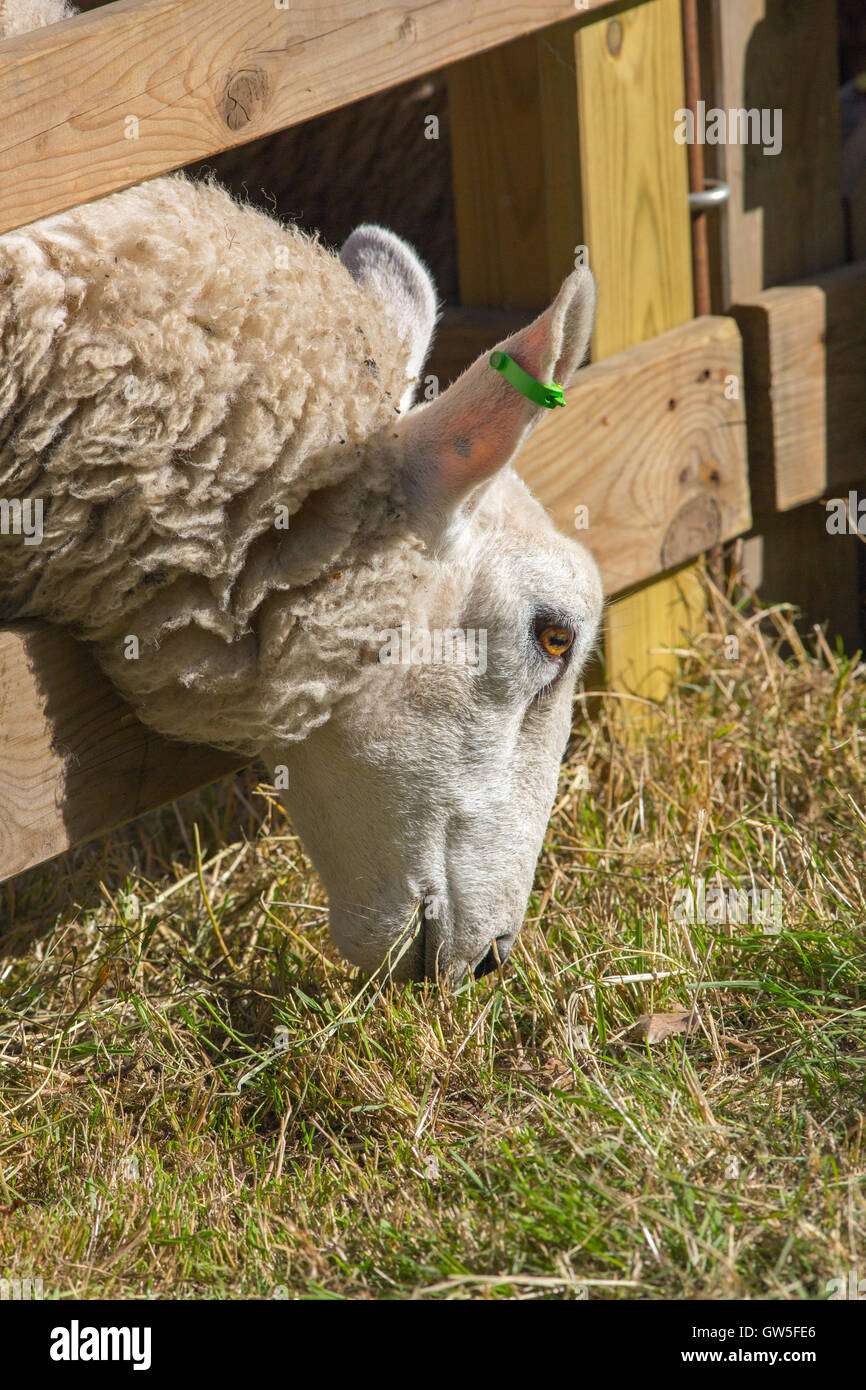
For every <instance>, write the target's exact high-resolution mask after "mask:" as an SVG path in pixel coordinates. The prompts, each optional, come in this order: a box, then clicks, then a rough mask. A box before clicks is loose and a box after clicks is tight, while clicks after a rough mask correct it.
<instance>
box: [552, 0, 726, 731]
mask: <svg viewBox="0 0 866 1390" xmlns="http://www.w3.org/2000/svg"><path fill="white" fill-rule="evenodd" d="M575 73H576V81H577V99H578V143H579V149H580V169H581V211H582V228H581V233H582V234H581V238H580V240H581V241H583V242H585V243H586V244H587V246H588V249H589V261H590V265H591V266H592V268H593V270H594V271H595V273H596V276H597V279H598V284H599V302H598V316H597V319H596V329H595V334H594V338H593V360H594V361H598V359H601V358H606V357H607V356H608V355H609V354H611V353H618V352H619V351H620V350H621V349H625V348H628V347H630V346H631V345H632V344H637V343H642V342H645V341H646V340H647V339H651V338H653V337H654V336H655V335H657V334H663V333H665V332H666V330H669V329H672V328H675V327H676V326H678V325H680V324H683V323H685V322H686V321H687V320H689V319H691V317H692V314H693V311H694V306H693V296H692V258H691V233H690V227H689V213H688V166H687V159H686V149H685V146H684V145H678V144H677V143H676V141H675V140H674V124H675V123H674V113H675V112H676V111H677V110H679V109H680V108H682V107H684V106H685V76H684V69H683V52H682V36H681V14H680V0H647V3H646V4H642V5H638V6H635V7H634V9H630V10H624V11H617V12H616V13H615V14H614V15H612V16H610V17H609V18H601V19H596V18H592V19H590V21H589V22H588V23H582V24H581V25H580V26H579V27H578V28H577V30H576V33H575ZM711 380H712V388H713V390H707V389H706V388H705V391H704V396H705V403H706V408H707V409H708V411H709V414H708V416H707V419H708V420H715V419H718V418H719V413H720V412H721V413H724V406H725V405H727V404H728V403H724V404H722V403H721V402H719V401H718V400H713V399H711V397H712V394H713V391H715V392H717V393H718V394H719V395H721V394H722V388H721V383H720V382H719V380H718V378H716V377H713V378H711ZM678 384H679V383H678ZM682 384H683V385H684V384H685V383H682ZM621 392H622V394H621V396H620V410H621V409H622V406H623V404H624V402H625V399H626V395H627V390H626V388H625V387H622V388H621ZM669 396H670V397H674V396H676V391H675V390H674V389H673V388H672V389H671V391H670V392H669ZM672 414H674V415H675V414H676V411H674V412H672ZM695 423H697V422H695ZM665 426H666V427H667V428H664V427H665ZM672 426H673V420H670V421H666V420H664V419H663V417H662V419H659V418H658V417H657V416H653V418H652V421H649V420H647V421H646V422H645V423H644V424H643V425H642V426H637V425H636V428H635V432H634V434H633V435H632V437H631V438H629V439H627V438H625V437H622V436H621V437H620V440H619V444H618V446H617V447H618V454H617V455H616V456H615V454H614V451H613V450H611V451H610V452H609V453H608V455H607V457H608V458H609V459H610V460H611V463H610V464H609V466H612V467H613V468H614V469H615V470H622V475H623V476H624V475H625V474H626V473H628V475H629V481H628V482H627V483H626V485H625V488H624V490H623V492H622V493H620V494H619V495H617V492H616V489H615V490H614V492H613V493H612V494H611V495H610V496H609V497H605V498H602V497H599V500H598V504H597V506H598V508H599V511H600V514H601V515H602V516H604V517H605V519H606V520H605V530H606V533H607V535H608V537H609V542H608V543H607V544H605V542H602V550H601V552H600V554H599V558H600V559H601V563H602V567H603V571H604V573H605V582H606V583H607V584H608V585H609V586H610V587H612V588H614V589H616V588H619V587H622V586H623V585H624V584H625V583H628V582H630V581H628V580H627V579H626V572H627V571H629V570H631V569H632V568H633V569H634V570H635V571H636V573H635V578H637V577H645V576H646V575H649V574H658V573H659V571H660V570H662V569H667V568H670V567H671V566H672V565H673V564H674V563H676V560H677V558H685V554H695V553H697V552H698V551H699V550H700V549H701V548H702V546H701V544H700V543H699V541H700V538H701V537H703V543H704V544H709V543H712V542H711V540H710V537H712V536H713V533H714V531H715V530H716V529H718V533H719V535H721V534H722V532H723V531H724V530H725V529H726V526H727V521H728V517H727V514H726V512H725V511H724V509H723V510H722V512H720V514H719V516H718V517H716V516H715V515H714V512H713V505H715V504H714V503H713V499H712V498H706V499H704V501H700V500H698V499H697V497H690V498H686V497H685V496H683V497H682V499H681V503H680V504H678V505H681V506H682V507H685V508H687V510H686V511H683V512H681V513H680V515H679V521H678V523H677V526H678V531H679V535H676V534H674V535H672V536H671V538H670V541H669V543H668V544H667V545H665V544H664V543H663V542H664V535H663V534H662V531H663V530H664V526H662V528H661V530H660V531H655V529H654V527H653V526H652V525H651V527H650V530H651V532H652V535H651V536H650V535H646V536H643V535H642V534H641V529H640V517H641V513H642V512H643V513H646V515H647V516H648V517H652V518H653V521H655V519H656V518H661V516H662V513H665V512H666V508H667V506H668V503H669V502H670V501H671V499H672V497H673V496H675V495H676V489H675V488H674V490H673V492H671V491H670V478H669V479H668V485H667V488H666V489H665V491H664V498H665V500H664V502H663V503H662V505H661V507H660V508H659V510H658V511H656V510H655V507H654V505H653V499H652V497H651V496H650V494H649V493H646V494H641V493H640V492H639V491H636V490H635V489H636V488H638V487H639V485H640V480H641V475H639V474H637V473H631V472H630V468H629V464H628V462H627V460H628V458H629V455H630V454H632V453H633V452H634V451H637V452H638V453H640V454H641V455H643V451H644V449H645V448H646V447H647V445H648V443H649V447H650V448H651V449H652V447H653V445H654V443H655V442H656V441H652V440H648V436H650V435H651V434H652V430H653V427H656V428H662V429H663V433H664V434H667V433H669V432H670V430H671V428H672ZM736 428H739V426H737V427H736ZM698 429H700V426H698ZM705 442H706V436H704V437H703V440H702V443H703V444H705ZM734 452H735V451H734ZM652 457H653V459H654V460H657V459H658V458H659V456H658V455H655V454H652ZM689 457H691V455H689ZM707 457H712V451H711V452H710V453H709V454H708V455H707ZM731 457H732V458H733V454H732V456H731ZM704 458H705V455H704V453H703V452H702V451H701V444H699V445H698V447H697V448H696V449H695V451H694V455H693V464H694V467H695V468H696V470H697V471H698V473H699V472H700V467H701V460H704ZM679 465H680V468H682V467H684V466H686V458H685V457H683V458H681V459H680V460H679ZM652 471H654V470H652V469H651V470H649V471H647V472H645V473H644V474H643V475H642V476H643V478H644V479H648V478H649V476H650V474H651V472H652ZM587 481H589V480H587ZM660 481H661V480H660V479H656V482H657V483H659V482H660ZM731 485H732V487H733V488H736V483H735V480H734V479H733V477H732V478H731ZM732 496H733V494H732ZM635 502H637V504H638V505H637V506H635ZM711 503H712V505H711ZM689 508H690V510H689ZM745 510H746V511H747V504H746V509H745ZM676 511H677V508H674V511H673V512H670V513H667V524H668V525H672V524H673V516H674V514H675V512H676ZM738 511H739V515H740V516H742V515H744V514H745V513H744V510H743V509H742V507H739V508H738V506H737V505H734V506H733V509H732V512H731V523H732V524H734V525H736V524H737V523H736V522H735V521H734V520H733V517H734V516H735V515H736V514H737V512H738ZM591 514H592V512H591ZM608 518H609V519H610V521H613V520H614V519H617V522H618V527H619V531H618V532H617V531H616V530H615V529H612V528H609V527H608V525H607V519H608ZM688 538H691V539H688ZM590 544H591V546H592V548H593V549H595V547H596V541H594V540H591V541H590ZM633 550H636V551H637V553H639V554H640V556H641V559H640V561H639V562H638V563H637V564H635V565H634V566H632V562H631V558H630V557H629V558H626V552H632V551H633ZM650 555H652V560H650ZM700 622H701V599H700V579H699V569H698V568H697V567H694V568H692V569H691V570H689V571H685V572H683V573H682V574H680V575H677V576H676V577H675V578H674V577H672V578H669V579H662V580H659V581H658V582H656V583H653V584H652V585H650V586H649V587H648V588H646V589H645V590H643V591H642V592H640V593H637V594H631V595H629V596H627V597H625V598H624V599H622V600H621V601H620V602H619V603H618V604H617V605H616V606H615V608H614V609H613V610H612V611H611V613H610V614H609V618H608V622H607V625H606V632H605V665H606V671H605V675H606V679H607V682H608V685H609V686H610V687H611V688H612V689H614V690H617V689H623V688H624V689H627V690H628V691H630V692H633V693H637V694H640V695H641V696H644V697H646V698H648V699H662V698H663V697H664V695H665V694H666V692H667V690H668V688H669V686H670V682H671V680H672V679H673V677H674V674H675V672H676V669H677V657H676V656H675V655H673V652H672V651H668V652H667V653H666V652H665V651H664V649H666V648H667V649H672V648H675V647H678V646H680V645H681V644H682V632H683V630H686V629H688V630H692V631H694V630H695V629H696V627H698V626H700ZM622 715H623V718H624V719H627V720H630V721H632V722H633V723H634V725H635V727H636V728H640V727H642V726H643V724H644V722H645V720H646V717H647V716H646V711H645V708H644V707H642V706H638V705H634V704H632V703H625V704H623V706H622Z"/></svg>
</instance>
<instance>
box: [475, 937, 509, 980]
mask: <svg viewBox="0 0 866 1390" xmlns="http://www.w3.org/2000/svg"><path fill="white" fill-rule="evenodd" d="M511 942H512V938H511V937H510V936H498V937H497V938H496V940H495V941H494V943H493V945H492V946H491V947H490V950H489V951H488V952H487V954H486V955H484V956H482V957H481V960H480V961H479V962H478V964H477V965H476V967H475V970H474V971H473V974H474V975H475V978H476V980H480V979H481V978H482V976H483V975H489V974H490V972H491V970H495V969H496V967H497V965H504V964H505V962H506V961H507V960H508V953H509V951H510V950H511Z"/></svg>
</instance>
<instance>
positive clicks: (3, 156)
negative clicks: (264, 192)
mask: <svg viewBox="0 0 866 1390" xmlns="http://www.w3.org/2000/svg"><path fill="white" fill-rule="evenodd" d="M602 3H603V0H587V3H586V6H585V8H587V9H594V8H597V7H599V6H600V5H601V4H602ZM572 13H573V6H572V4H571V3H570V0H569V3H566V0H523V3H517V4H514V5H502V4H500V3H499V0H473V4H472V6H471V7H467V6H466V5H465V3H464V0H330V3H327V4H322V3H321V0H291V3H290V4H286V5H285V6H282V5H280V6H279V7H278V6H277V5H276V4H275V3H273V0H270V3H259V0H118V3H116V4H111V5H107V6H106V7H104V8H102V9H99V10H95V11H93V12H92V13H90V14H83V15H78V16H76V17H75V18H74V19H70V20H66V21H64V22H63V23H62V24H58V25H53V26H50V27H49V28H47V29H40V30H38V31H36V32H34V33H32V34H26V35H21V36H18V37H16V38H12V39H7V40H5V41H4V42H3V43H2V44H0V109H2V111H3V122H2V132H0V231H8V230H10V229H12V228H14V227H17V226H21V225H22V224H24V223H27V222H31V221H34V220H35V219H37V218H39V217H44V216H46V215H47V214H49V213H52V212H60V211H62V210H63V209H65V208H69V207H73V206H74V205H75V204H77V203H81V202H86V201H89V200H90V199H92V198H98V197H101V196H102V195H104V194H106V193H110V192H112V191H113V190H115V189H118V188H125V187H127V186H128V185H129V184H132V183H137V182H139V181H140V180H142V179H145V178H150V177H152V176H153V175H154V174H160V173H164V172H166V171H167V170H169V169H175V168H177V167H178V166H180V165H182V164H189V163H191V162H192V161H194V160H196V159H202V158H205V157H206V156H208V155H212V154H215V153H216V152H217V151H218V150H224V149H227V148H229V147H230V146H232V145H238V144H243V143H244V142H245V141H247V140H253V139H255V138H256V137H258V136H261V135H267V134H269V133H270V132H272V131H275V130H280V129H282V128H284V127H285V126H290V125H294V124H295V123H296V122H298V121H303V120H306V119H307V118H308V117H310V116H315V115H318V114H319V113H320V112H322V111H328V110H330V109H331V108H332V107H335V106H341V105H344V104H345V103H346V102H350V101H355V100H357V99H358V98H360V97H363V96H367V95H369V94H370V93H372V92H377V91H380V90H381V89H382V88H384V87H390V86H394V85H396V84H397V83H398V82H402V81H404V80H406V79H408V78H410V77H415V76H417V75H418V74H420V73H424V72H430V71H432V70H433V69H435V68H438V67H442V66H444V65H445V64H447V63H452V62H454V61H455V60H457V59H460V58H463V57H465V56H466V55H468V54H472V53H475V52H478V51H479V50H482V49H487V48H492V47H494V46H495V45H497V44H504V43H506V42H507V41H508V40H510V39H513V38H515V37H516V36H518V35H521V34H526V33H529V32H530V31H532V30H534V29H538V28H540V27H542V26H544V25H549V24H554V23H556V22H557V21H559V20H562V19H564V18H565V17H566V16H567V15H569V14H572ZM133 135H134V138H133Z"/></svg>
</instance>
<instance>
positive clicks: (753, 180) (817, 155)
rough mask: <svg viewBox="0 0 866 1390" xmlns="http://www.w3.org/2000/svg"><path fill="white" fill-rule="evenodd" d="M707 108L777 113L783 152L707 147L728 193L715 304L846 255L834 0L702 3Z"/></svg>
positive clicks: (723, 304)
mask: <svg viewBox="0 0 866 1390" xmlns="http://www.w3.org/2000/svg"><path fill="white" fill-rule="evenodd" d="M705 14H706V16H707V18H709V19H710V20H711V25H710V26H708V27H709V28H710V30H711V33H710V39H711V46H712V48H713V50H714V62H713V63H712V65H711V70H712V72H713V76H714V81H713V86H712V89H711V90H708V92H707V100H708V102H709V103H710V105H715V106H718V107H720V108H721V109H723V110H725V111H728V110H730V109H739V108H742V107H744V108H747V109H750V108H756V109H759V110H761V109H767V110H769V111H774V110H777V109H778V110H781V112H782V148H781V152H780V153H779V154H777V155H765V154H764V153H763V151H762V149H761V148H760V146H756V145H744V144H737V143H727V144H723V145H707V146H705V158H706V161H707V173H708V174H714V175H715V176H716V177H719V178H723V179H725V180H726V181H727V182H728V184H729V185H730V187H731V198H730V201H729V202H728V203H727V205H726V206H725V208H724V210H723V211H722V213H721V214H720V216H719V219H718V221H719V228H720V233H721V238H720V242H719V243H717V252H718V258H719V263H717V265H716V280H717V286H718V289H717V293H718V295H719V300H718V303H719V307H720V308H721V309H722V311H723V312H725V311H727V308H728V305H729V304H731V303H733V302H739V301H741V300H743V299H749V298H751V297H752V296H753V295H755V294H758V293H760V291H761V290H763V289H765V288H767V287H769V286H772V285H780V284H785V283H786V282H787V281H790V280H795V279H797V278H798V277H800V276H802V275H809V274H812V272H814V271H820V270H825V269H830V268H831V267H832V266H835V265H838V264H839V263H840V262H841V261H842V260H843V259H844V255H845V239H844V225H843V215H842V198H841V179H842V164H841V154H840V142H839V114H838V99H837V89H838V86H839V76H838V58H837V47H836V46H837V22H836V4H835V0H797V3H796V4H790V3H789V2H788V0H736V3H735V4H731V3H730V0H707V4H706V8H705Z"/></svg>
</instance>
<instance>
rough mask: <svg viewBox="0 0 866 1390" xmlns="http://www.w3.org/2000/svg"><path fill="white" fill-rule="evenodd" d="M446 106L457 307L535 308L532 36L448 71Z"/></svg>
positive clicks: (538, 213)
mask: <svg viewBox="0 0 866 1390" xmlns="http://www.w3.org/2000/svg"><path fill="white" fill-rule="evenodd" d="M448 106H449V112H450V119H451V173H452V178H453V181H454V211H455V221H456V226H457V250H458V273H459V279H460V300H461V303H462V304H464V305H490V306H491V307H492V306H496V307H497V308H499V309H509V310H513V309H535V310H539V311H540V310H541V309H543V308H544V307H545V305H546V304H547V303H548V301H549V299H550V275H549V271H548V264H547V255H546V248H545V222H546V197H545V185H544V162H543V158H542V153H541V152H542V150H543V147H544V137H543V132H542V127H541V121H540V115H539V80H538V60H537V54H536V46H535V43H534V41H533V39H532V38H531V37H530V38H526V39H519V40H516V41H515V42H514V43H510V44H507V45H506V46H505V47H503V48H500V49H497V50H496V51H495V52H492V53H482V54H479V55H478V56H477V57H476V58H473V59H471V60H470V61H469V62H465V63H460V64H458V65H456V66H455V67H452V68H451V69H450V70H449V73H448Z"/></svg>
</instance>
